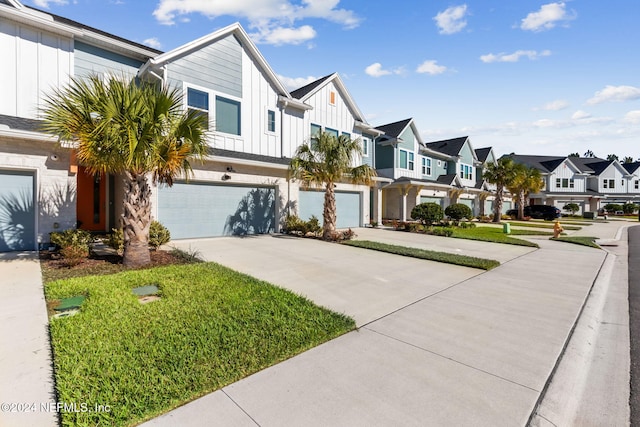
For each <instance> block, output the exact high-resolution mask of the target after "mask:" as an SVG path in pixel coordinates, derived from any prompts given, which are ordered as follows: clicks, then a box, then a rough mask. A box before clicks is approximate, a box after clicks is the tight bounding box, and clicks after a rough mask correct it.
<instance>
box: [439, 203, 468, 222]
mask: <svg viewBox="0 0 640 427" xmlns="http://www.w3.org/2000/svg"><path fill="white" fill-rule="evenodd" d="M444 214H445V215H446V216H448V217H449V218H451V219H452V220H454V221H460V220H461V219H463V218H467V219H471V218H473V212H471V208H470V207H469V206H467V205H463V204H462V203H454V204H453V205H449V206H447V208H446V209H445V210H444Z"/></svg>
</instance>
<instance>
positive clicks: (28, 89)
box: [0, 18, 73, 118]
mask: <svg viewBox="0 0 640 427" xmlns="http://www.w3.org/2000/svg"><path fill="white" fill-rule="evenodd" d="M0 58H2V60H3V62H4V64H6V65H5V66H3V67H2V75H1V76H0V114H6V115H9V116H17V117H26V118H37V116H38V110H39V108H41V107H42V106H43V99H44V97H45V95H47V94H49V93H51V91H52V90H53V89H57V88H59V87H61V86H64V85H65V84H67V83H68V82H69V76H70V75H72V70H73V55H72V41H71V39H69V38H67V37H63V36H58V35H55V34H51V33H47V32H44V31H41V30H39V29H36V28H31V27H28V26H25V25H22V24H17V23H14V22H11V21H9V20H7V19H3V18H0Z"/></svg>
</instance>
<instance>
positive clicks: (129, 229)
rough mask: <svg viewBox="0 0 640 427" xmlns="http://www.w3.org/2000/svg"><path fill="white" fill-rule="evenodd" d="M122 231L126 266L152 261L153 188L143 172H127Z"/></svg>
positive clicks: (140, 264)
mask: <svg viewBox="0 0 640 427" xmlns="http://www.w3.org/2000/svg"><path fill="white" fill-rule="evenodd" d="M124 194H125V196H124V197H125V199H124V210H123V213H122V231H123V237H124V253H123V255H122V263H123V264H124V265H125V266H126V267H140V266H143V265H147V264H150V263H151V255H150V254H149V225H150V224H151V188H150V187H149V184H148V182H147V178H146V177H145V176H144V175H143V174H133V173H130V172H125V177H124Z"/></svg>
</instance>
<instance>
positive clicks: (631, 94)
mask: <svg viewBox="0 0 640 427" xmlns="http://www.w3.org/2000/svg"><path fill="white" fill-rule="evenodd" d="M636 99H640V88H637V87H633V86H611V85H607V86H605V88H604V89H602V90H600V91H598V92H596V93H595V94H594V95H593V97H592V98H590V99H588V100H587V104H589V105H595V104H601V103H603V102H610V101H616V102H622V101H633V100H636Z"/></svg>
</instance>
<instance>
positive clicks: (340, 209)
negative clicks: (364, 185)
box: [298, 190, 362, 228]
mask: <svg viewBox="0 0 640 427" xmlns="http://www.w3.org/2000/svg"><path fill="white" fill-rule="evenodd" d="M335 195H336V228H354V227H361V226H362V222H361V221H362V220H361V218H362V193H358V192H349V191H336V192H335ZM323 211H324V191H309V190H306V191H305V190H300V196H299V200H298V212H299V213H300V215H299V216H300V218H301V219H303V220H305V221H306V220H308V219H309V218H311V215H315V216H316V217H317V218H318V219H319V220H320V223H321V224H322V213H323Z"/></svg>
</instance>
